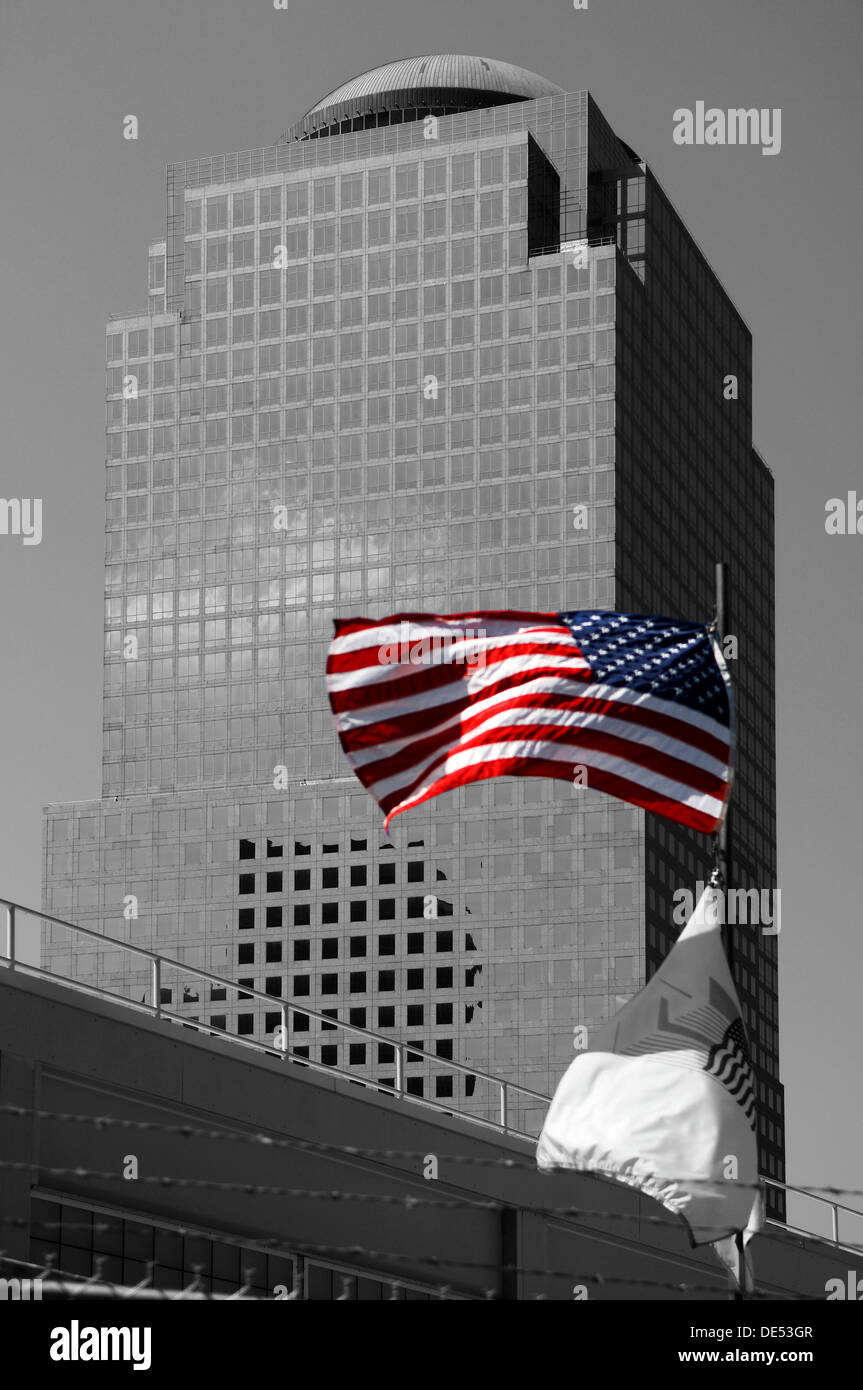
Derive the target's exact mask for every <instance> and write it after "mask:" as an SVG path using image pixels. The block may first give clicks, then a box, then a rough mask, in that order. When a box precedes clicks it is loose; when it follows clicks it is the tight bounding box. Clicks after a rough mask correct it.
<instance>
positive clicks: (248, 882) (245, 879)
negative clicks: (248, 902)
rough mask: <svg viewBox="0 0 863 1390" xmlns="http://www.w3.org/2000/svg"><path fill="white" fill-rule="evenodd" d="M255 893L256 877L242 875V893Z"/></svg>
mask: <svg viewBox="0 0 863 1390" xmlns="http://www.w3.org/2000/svg"><path fill="white" fill-rule="evenodd" d="M254 891H255V875H254V874H240V892H241V893H254Z"/></svg>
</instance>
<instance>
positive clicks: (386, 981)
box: [378, 970, 396, 993]
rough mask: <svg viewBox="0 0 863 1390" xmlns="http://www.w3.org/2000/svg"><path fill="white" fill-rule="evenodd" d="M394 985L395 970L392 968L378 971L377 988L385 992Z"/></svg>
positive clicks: (393, 987) (392, 988)
mask: <svg viewBox="0 0 863 1390" xmlns="http://www.w3.org/2000/svg"><path fill="white" fill-rule="evenodd" d="M395 987H396V972H395V971H394V970H379V971H378V989H379V990H381V991H382V992H384V993H386V991H388V990H394V989H395Z"/></svg>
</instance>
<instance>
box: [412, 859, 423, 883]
mask: <svg viewBox="0 0 863 1390" xmlns="http://www.w3.org/2000/svg"><path fill="white" fill-rule="evenodd" d="M424 878H425V865H424V864H423V863H422V861H421V860H414V861H412V862H411V861H409V862H408V883H422V881H423V879H424Z"/></svg>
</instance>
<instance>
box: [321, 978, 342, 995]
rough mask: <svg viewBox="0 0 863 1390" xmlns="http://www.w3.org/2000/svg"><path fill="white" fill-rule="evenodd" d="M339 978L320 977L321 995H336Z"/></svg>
mask: <svg viewBox="0 0 863 1390" xmlns="http://www.w3.org/2000/svg"><path fill="white" fill-rule="evenodd" d="M338 992H339V977H338V975H322V976H321V994H338Z"/></svg>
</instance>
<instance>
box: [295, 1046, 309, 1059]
mask: <svg viewBox="0 0 863 1390" xmlns="http://www.w3.org/2000/svg"><path fill="white" fill-rule="evenodd" d="M291 1051H292V1052H293V1053H294V1056H295V1057H308V1055H309V1049H308V1048H307V1047H294V1048H292V1049H291Z"/></svg>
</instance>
